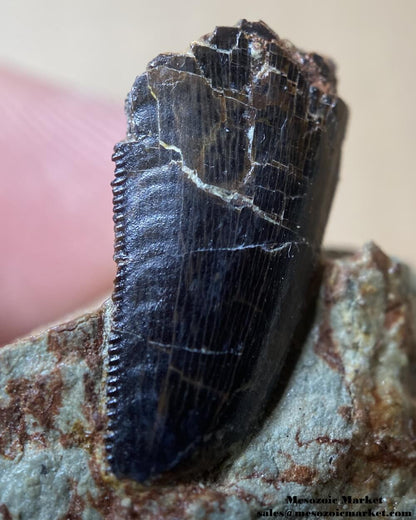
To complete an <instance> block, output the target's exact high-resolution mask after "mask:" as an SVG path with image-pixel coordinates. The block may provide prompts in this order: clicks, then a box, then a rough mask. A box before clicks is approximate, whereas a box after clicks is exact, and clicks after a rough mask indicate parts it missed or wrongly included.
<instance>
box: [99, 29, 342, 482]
mask: <svg viewBox="0 0 416 520" xmlns="http://www.w3.org/2000/svg"><path fill="white" fill-rule="evenodd" d="M126 113H127V120H128V130H127V138H126V140H125V141H123V142H121V143H119V144H118V145H117V146H116V148H115V154H114V160H115V162H116V172H115V180H114V182H113V193H114V222H115V235H116V245H115V255H114V258H115V260H116V262H117V264H118V271H117V277H116V280H115V286H114V293H113V302H114V320H113V324H112V331H111V335H110V347H109V375H108V385H107V388H108V402H107V408H108V416H109V431H110V432H109V436H108V442H107V451H108V454H109V462H110V464H111V467H112V469H113V471H114V473H115V474H116V475H117V476H118V477H122V476H124V477H131V478H134V479H136V480H138V481H145V480H147V479H149V478H150V479H154V478H159V477H160V476H161V475H163V474H165V475H169V476H168V477H167V478H170V473H169V472H170V471H171V470H174V471H176V472H177V471H180V470H183V471H184V472H192V471H193V470H197V471H201V468H203V467H204V466H206V467H210V466H211V465H215V464H218V463H219V462H220V461H221V460H222V459H223V458H224V457H226V456H227V455H228V453H229V452H230V450H231V449H232V446H233V445H234V444H236V443H238V442H240V441H241V440H242V439H245V438H246V437H247V436H249V435H250V434H251V433H252V432H253V431H254V429H255V428H256V427H258V424H259V421H260V420H261V419H262V417H263V415H264V410H265V406H266V404H267V402H268V400H269V399H270V397H271V395H272V393H273V389H274V387H275V386H276V384H277V381H278V378H279V373H280V371H281V369H282V366H283V363H284V360H285V357H286V354H287V351H288V348H289V346H290V343H291V340H292V337H293V333H294V329H295V326H296V325H297V323H298V321H299V319H300V315H301V311H302V308H303V307H304V305H305V303H306V298H305V293H306V292H307V290H308V284H309V281H310V279H311V277H312V273H313V271H314V269H315V267H316V266H317V263H318V258H319V247H320V243H321V239H322V235H323V231H324V228H325V224H326V220H327V217H328V212H329V208H330V205H331V201H332V197H333V193H334V189H335V185H336V182H337V175H338V165H339V160H340V149H341V142H342V139H343V135H344V129H345V124H346V118H347V109H346V107H345V105H344V103H343V102H342V101H341V100H340V99H339V98H338V97H337V96H336V88H335V77H334V70H333V67H332V65H331V64H329V62H328V61H327V60H325V59H323V58H320V57H319V56H317V55H316V54H306V53H303V52H301V51H298V50H297V49H295V48H294V47H293V46H290V45H288V44H287V42H284V41H282V40H280V39H279V38H278V36H277V35H276V34H275V33H274V32H273V31H272V30H271V29H270V28H268V27H267V26H266V25H265V24H264V23H263V22H254V23H251V22H247V21H246V20H242V21H241V22H240V23H239V24H238V25H237V26H236V27H217V28H216V29H215V31H214V32H213V33H212V34H210V35H207V36H205V37H204V38H203V39H202V40H201V41H197V42H194V43H193V44H192V45H191V49H190V51H189V53H188V54H184V55H178V54H163V55H160V56H158V57H157V58H155V59H154V60H153V61H152V62H151V63H150V64H149V66H148V68H147V71H146V72H145V73H144V74H143V75H141V76H139V77H138V78H137V79H136V82H135V84H134V86H133V88H132V91H131V93H130V94H129V96H128V99H127V103H126ZM328 331H329V329H328ZM322 336H323V338H325V339H326V345H327V347H328V345H329V339H330V335H329V332H327V331H322ZM325 352H326V354H325V355H326V356H327V359H328V361H329V362H330V363H332V365H334V364H335V363H337V358H336V356H335V353H334V352H332V351H330V349H329V347H328V348H326V350H325Z"/></svg>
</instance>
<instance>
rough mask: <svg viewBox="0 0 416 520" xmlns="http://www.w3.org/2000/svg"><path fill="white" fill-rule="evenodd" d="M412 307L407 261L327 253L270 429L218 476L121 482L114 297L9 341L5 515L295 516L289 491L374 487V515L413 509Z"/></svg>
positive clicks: (5, 359) (4, 367)
mask: <svg viewBox="0 0 416 520" xmlns="http://www.w3.org/2000/svg"><path fill="white" fill-rule="evenodd" d="M415 309H416V298H415V294H414V293H412V292H411V290H410V279H409V273H408V270H407V269H406V267H405V266H403V265H401V264H399V263H398V262H397V261H394V260H392V259H390V258H388V257H387V256H385V255H384V253H382V252H381V251H380V250H379V249H378V248H377V247H376V246H374V245H372V244H369V245H367V246H365V247H364V248H363V249H362V250H361V251H358V252H357V253H356V254H355V255H353V256H348V257H345V258H342V259H338V260H331V259H329V258H328V259H326V260H325V270H324V277H323V282H322V286H321V289H320V295H319V299H318V303H317V313H316V316H315V321H314V323H313V324H312V327H311V329H310V333H309V336H308V338H307V339H306V341H305V343H304V347H303V350H302V353H301V355H300V358H299V359H298V361H297V363H296V367H295V370H294V371H293V373H292V376H291V379H290V381H289V383H288V385H287V389H286V392H285V395H284V396H283V398H282V400H281V401H280V402H279V404H278V405H277V406H276V408H275V409H274V411H273V413H272V414H271V415H270V417H269V419H268V421H267V422H266V424H265V425H264V427H263V428H262V430H261V431H260V432H259V433H258V435H257V436H256V437H255V438H254V439H253V440H252V442H251V443H250V445H249V446H248V447H247V449H246V450H245V451H244V452H242V453H241V454H239V456H238V457H236V458H235V459H233V460H232V461H231V463H230V464H229V465H227V467H224V468H223V470H222V471H221V472H220V474H219V475H216V476H215V478H214V477H213V478H208V480H205V481H204V482H200V481H199V480H198V479H195V480H193V481H190V482H189V483H187V484H184V483H177V484H174V483H173V482H172V484H171V485H169V486H160V485H159V486H157V485H154V486H151V487H143V486H140V485H137V484H134V483H132V482H131V481H130V482H129V481H118V480H116V479H114V478H112V477H111V476H109V474H108V471H107V466H106V463H105V460H104V438H103V437H104V430H105V423H106V419H105V408H104V402H105V392H104V379H103V367H104V365H105V359H106V358H107V349H108V329H109V326H110V319H111V302H110V301H107V302H106V303H105V304H104V306H103V307H102V308H101V309H99V310H98V311H97V312H96V313H93V314H88V315H85V316H81V317H80V318H79V319H77V320H74V321H72V322H69V323H64V324H62V325H61V326H59V327H55V328H53V329H50V330H48V331H46V332H45V333H44V334H41V335H39V336H36V337H30V338H27V339H24V340H21V341H19V342H17V343H15V344H13V345H9V346H6V347H3V348H2V349H0V513H2V514H3V518H4V519H10V518H12V519H13V520H15V519H16V520H17V519H22V520H25V519H30V520H35V519H36V520H50V519H51V511H53V512H54V515H55V516H54V517H53V518H65V519H69V518H71V519H73V518H81V517H82V518H84V519H88V520H90V519H94V520H95V519H106V520H118V519H120V518H123V519H125V520H130V519H140V520H156V519H160V518H163V519H165V520H174V519H177V518H181V519H184V520H191V519H192V520H194V519H195V518H204V519H205V518H211V519H216V520H220V519H224V520H230V519H233V520H249V519H251V518H253V517H256V514H257V511H260V510H263V509H266V508H272V509H274V510H276V511H284V510H285V509H286V508H287V506H285V499H286V497H287V496H288V495H291V496H293V495H297V496H299V497H327V496H328V495H331V497H341V495H351V496H353V497H354V496H355V497H365V496H366V495H368V496H370V497H382V498H383V499H384V501H383V502H382V503H381V504H375V505H374V506H372V509H373V510H374V511H383V510H385V511H392V510H395V511H411V512H412V513H413V515H415V514H416V450H415V431H414V425H415V424H416V423H415V416H416V414H415V399H414V395H415V388H414V376H413V374H414V373H415V352H416V349H415V343H416V335H415V326H416V316H415ZM368 507H369V506H368V505H364V506H362V507H361V509H364V510H366V511H367V510H368ZM291 509H292V511H293V512H295V511H310V510H311V506H310V504H303V505H297V506H293V505H292V506H291ZM313 509H314V510H315V509H316V510H321V511H322V510H328V509H329V510H332V511H336V510H337V509H338V510H344V511H345V510H346V509H342V506H339V505H338V504H333V505H329V506H328V505H324V506H317V505H315V506H314V507H313ZM359 509H360V508H359V506H355V507H353V506H349V507H348V509H347V510H348V511H358V510H359ZM210 515H211V516H210ZM0 518H1V514H0Z"/></svg>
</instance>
